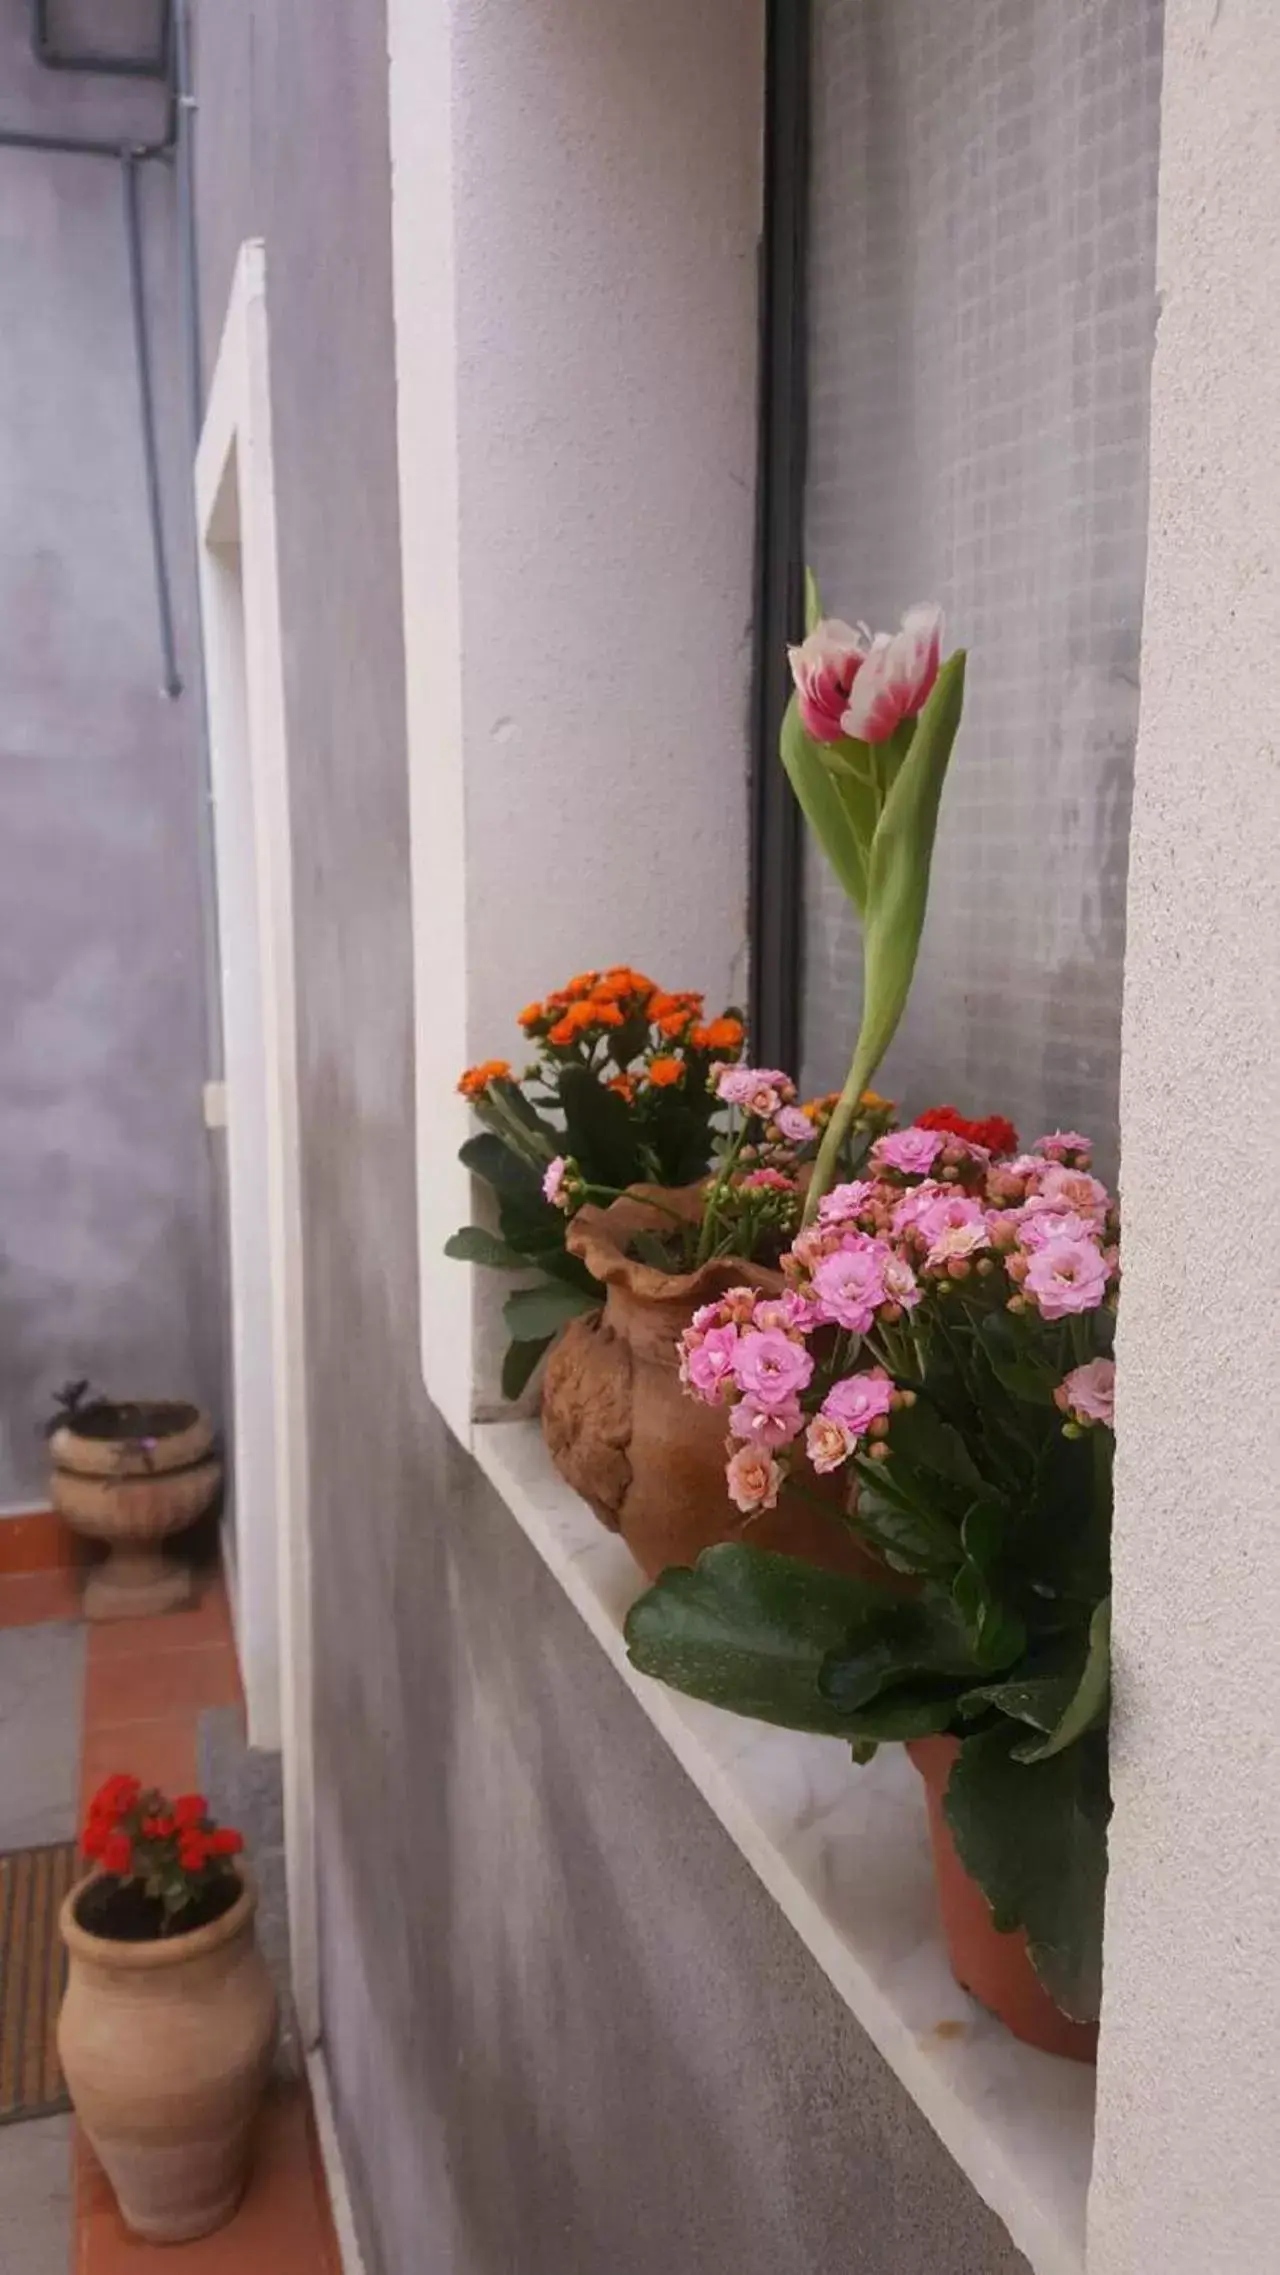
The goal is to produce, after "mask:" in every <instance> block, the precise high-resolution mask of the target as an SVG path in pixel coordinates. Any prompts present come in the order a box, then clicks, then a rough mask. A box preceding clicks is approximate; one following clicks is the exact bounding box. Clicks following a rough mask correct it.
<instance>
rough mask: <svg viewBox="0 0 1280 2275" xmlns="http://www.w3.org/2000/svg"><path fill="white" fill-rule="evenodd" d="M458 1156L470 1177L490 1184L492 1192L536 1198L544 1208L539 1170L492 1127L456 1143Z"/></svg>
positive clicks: (522, 1199) (524, 1198) (532, 1199)
mask: <svg viewBox="0 0 1280 2275" xmlns="http://www.w3.org/2000/svg"><path fill="white" fill-rule="evenodd" d="M458 1159H459V1161H461V1163H462V1164H463V1167H464V1168H466V1169H469V1170H470V1171H471V1174H472V1176H473V1177H479V1178H482V1179H483V1181H484V1183H485V1184H486V1185H492V1187H493V1189H494V1191H495V1193H506V1194H508V1195H510V1197H511V1198H512V1199H513V1200H519V1201H524V1202H526V1203H532V1202H536V1203H537V1205H538V1207H539V1208H540V1209H541V1208H545V1206H546V1204H545V1202H544V1201H543V1198H542V1179H541V1175H540V1173H539V1171H538V1170H537V1169H536V1168H535V1167H534V1165H533V1163H532V1162H531V1161H527V1160H526V1159H525V1158H524V1157H523V1155H521V1154H519V1153H517V1152H516V1151H515V1149H514V1148H513V1147H512V1146H511V1145H509V1144H508V1143H507V1141H506V1140H505V1138H500V1137H498V1136H497V1134H496V1132H494V1131H493V1130H483V1131H481V1133H480V1134H479V1136H477V1137H469V1138H468V1139H467V1141H466V1143H465V1145H460V1146H459V1148H458Z"/></svg>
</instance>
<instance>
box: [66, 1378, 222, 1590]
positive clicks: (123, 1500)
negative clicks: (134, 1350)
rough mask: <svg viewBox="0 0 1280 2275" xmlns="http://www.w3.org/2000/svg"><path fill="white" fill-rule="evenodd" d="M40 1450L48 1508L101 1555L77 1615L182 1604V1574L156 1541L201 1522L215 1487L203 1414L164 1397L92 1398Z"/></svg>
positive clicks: (187, 1584)
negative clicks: (45, 1459) (46, 1455)
mask: <svg viewBox="0 0 1280 2275" xmlns="http://www.w3.org/2000/svg"><path fill="white" fill-rule="evenodd" d="M49 1451H50V1454H51V1456H52V1461H53V1471H52V1476H51V1480H50V1497H51V1499H52V1501H53V1505H54V1507H55V1509H57V1510H58V1512H59V1514H60V1515H61V1516H62V1517H64V1518H65V1520H66V1522H67V1523H68V1524H69V1525H70V1526H71V1528H72V1530H73V1531H74V1532H78V1533H83V1534H85V1535H86V1536H87V1538H88V1539H90V1540H97V1541H102V1542H104V1543H105V1544H106V1546H107V1549H108V1551H109V1554H108V1557H107V1561H106V1563H105V1564H103V1565H101V1566H100V1567H99V1568H98V1569H97V1570H95V1571H94V1572H93V1573H91V1575H90V1577H89V1579H88V1581H87V1583H86V1586H85V1596H84V1608H85V1613H86V1616H87V1617H88V1618H89V1619H130V1618H135V1617H139V1616H141V1615H144V1614H147V1613H152V1612H162V1611H173V1610H175V1609H176V1608H178V1606H180V1605H182V1604H185V1603H188V1602H189V1601H190V1599H191V1593H192V1578H191V1573H190V1571H189V1569H188V1568H187V1567H186V1566H185V1565H183V1564H179V1563H176V1562H175V1561H174V1560H173V1559H172V1558H170V1557H166V1556H165V1555H164V1554H163V1553H162V1549H161V1543H162V1542H163V1541H164V1540H166V1539H167V1538H168V1536H169V1535H170V1534H172V1533H176V1532H182V1531H185V1529H186V1528H187V1526H188V1525H191V1524H194V1523H195V1521H196V1519H197V1517H201V1516H203V1515H204V1513H205V1511H206V1509H208V1508H209V1507H210V1506H211V1505H212V1503H213V1501H214V1499H215V1497H216V1495H217V1492H218V1488H219V1486H220V1485H221V1482H222V1464H221V1462H220V1461H219V1459H218V1457H217V1455H216V1453H215V1452H214V1450H213V1424H212V1423H211V1422H210V1420H209V1417H208V1415H207V1414H202V1413H201V1412H200V1409H199V1408H198V1407H197V1406H191V1405H187V1404H185V1403H183V1402H181V1401H178V1400H173V1399H137V1400H105V1399H104V1400H99V1401H95V1402H94V1403H93V1404H92V1405H88V1406H85V1407H82V1408H80V1409H79V1410H78V1411H73V1412H72V1413H70V1414H69V1415H68V1416H67V1418H66V1419H65V1420H64V1421H62V1422H60V1423H59V1424H58V1426H57V1428H56V1429H54V1430H53V1431H52V1432H51V1434H50V1438H49Z"/></svg>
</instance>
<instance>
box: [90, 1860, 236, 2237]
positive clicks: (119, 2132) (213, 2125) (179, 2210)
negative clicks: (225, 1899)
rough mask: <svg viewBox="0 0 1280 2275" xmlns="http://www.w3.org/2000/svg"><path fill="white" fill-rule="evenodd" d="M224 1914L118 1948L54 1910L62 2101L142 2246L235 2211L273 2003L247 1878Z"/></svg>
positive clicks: (194, 2232)
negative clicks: (62, 1960) (60, 1950)
mask: <svg viewBox="0 0 1280 2275" xmlns="http://www.w3.org/2000/svg"><path fill="white" fill-rule="evenodd" d="M238 1878H239V1880H240V1892H239V1894H238V1896H237V1898H236V1901H235V1903H234V1904H233V1905H232V1907H231V1909H230V1910H229V1911H226V1912H224V1913H223V1914H222V1915H221V1917H220V1918H217V1919H214V1920H212V1921H211V1922H210V1923H209V1924H208V1925H207V1926H204V1927H198V1928H194V1929H192V1930H190V1931H189V1932H188V1933H186V1934H184V1935H172V1936H167V1937H165V1938H163V1939H161V1940H158V1941H152V1942H145V1943H143V1942H138V1943H124V1942H116V1941H114V1940H111V1939H108V1938H107V1937H105V1936H100V1935H94V1934H91V1933H89V1932H88V1930H86V1929H85V1928H83V1927H82V1926H81V1925H80V1923H79V1919H78V1917H77V1910H78V1907H79V1905H80V1903H81V1900H82V1898H83V1897H84V1894H85V1891H86V1889H88V1888H90V1887H92V1886H93V1884H94V1883H93V1880H92V1879H90V1880H86V1881H82V1882H81V1883H80V1886H79V1887H78V1888H73V1889H72V1891H71V1894H70V1895H69V1896H68V1898H67V1900H66V1903H65V1904H64V1905H63V1909H62V1936H63V1940H64V1942H65V1943H66V1946H67V1951H68V1954H69V1958H70V1971H69V1975H68V1981H67V1992H66V1997H65V1999H64V2001H63V2007H62V2013H61V2016H60V2018H59V2022H58V2051H59V2054H60V2056H61V2059H62V2067H63V2070H64V2072H65V2074H66V2080H67V2085H68V2088H69V2091H70V2094H71V2099H72V2101H73V2102H74V2104H75V2110H76V2115H77V2116H78V2118H79V2119H80V2122H81V2124H82V2125H83V2127H84V2129H85V2132H86V2133H87V2135H88V2137H89V2141H90V2143H91V2145H92V2147H93V2150H94V2153H95V2155H96V2156H97V2158H98V2161H99V2163H100V2164H101V2165H102V2168H103V2170H104V2172H105V2173H106V2175H107V2178H108V2180H109V2181H110V2182H111V2185H112V2187H113V2188H114V2190H115V2192H116V2196H117V2199H118V2201H119V2205H120V2211H121V2215H122V2217H123V2219H124V2222H125V2225H126V2226H127V2227H129V2228H131V2229H132V2230H133V2233H134V2234H135V2235H138V2236H141V2237H143V2238H144V2239H145V2240H146V2241H147V2242H148V2243H188V2242H190V2241H191V2240H192V2238H193V2237H195V2236H203V2235H209V2234H210V2233H211V2232H212V2231H213V2229H215V2228H220V2227H222V2226H224V2225H225V2223H226V2222H227V2221H228V2220H229V2219H230V2218H231V2217H232V2215H233V2214H234V2212H235V2210H236V2207H237V2205H238V2204H239V2202H240V2198H241V2196H242V2195H243V2193H244V2185H245V2179H246V2176H247V2171H248V2155H249V2142H250V2134H251V2131H252V2127H253V2121H254V2118H255V2116H256V2114H257V2111H258V2106H259V2103H260V2102H261V2099H262V2095H263V2091H264V2088H265V2086H266V2082H267V2078H268V2075H269V2073H270V2069H271V2058H272V2051H273V2048H274V2044H275V2032H276V1999H275V1992H274V1991H273V1989H272V1987H271V1979H270V1977H269V1975H268V1973H267V1969H266V1964H265V1962H264V1960H263V1958H262V1954H261V1952H260V1951H259V1949H258V1946H257V1944H256V1943H255V1941H254V1934H253V1918H254V1912H255V1909H256V1906H257V1894H256V1891H255V1889H254V1887H253V1883H252V1881H251V1880H250V1879H249V1878H248V1876H247V1874H245V1873H243V1872H241V1873H239V1874H238Z"/></svg>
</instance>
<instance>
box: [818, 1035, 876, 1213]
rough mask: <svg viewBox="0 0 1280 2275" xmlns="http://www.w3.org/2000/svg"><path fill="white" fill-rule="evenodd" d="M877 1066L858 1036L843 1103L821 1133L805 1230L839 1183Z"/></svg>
mask: <svg viewBox="0 0 1280 2275" xmlns="http://www.w3.org/2000/svg"><path fill="white" fill-rule="evenodd" d="M876 1063H877V1062H876V1060H875V1059H873V1058H872V1057H871V1053H870V1052H869V1051H868V1049H867V1048H866V1045H865V1044H864V1043H863V1041H862V1038H861V1036H859V1038H858V1048H857V1050H856V1051H855V1052H854V1054H853V1065H852V1066H851V1067H850V1069H849V1073H848V1078H847V1080H846V1082H845V1086H844V1089H843V1090H842V1091H841V1093H840V1102H839V1104H838V1105H837V1107H836V1109H835V1112H834V1113H833V1114H832V1116H831V1119H830V1121H829V1122H828V1124H827V1126H826V1129H825V1130H824V1131H823V1133H822V1143H821V1145H820V1146H819V1148H818V1158H817V1161H816V1163H815V1165H814V1171H813V1176H812V1177H811V1179H810V1180H809V1190H808V1192H807V1193H806V1195H805V1201H804V1215H803V1217H802V1218H801V1220H800V1221H801V1224H802V1226H803V1225H806V1224H812V1222H813V1220H814V1218H815V1217H816V1215H817V1213H818V1203H819V1201H820V1200H822V1198H823V1196H824V1195H825V1194H827V1193H829V1192H830V1190H831V1188H832V1186H833V1185H834V1183H835V1181H836V1175H837V1172H838V1170H839V1167H840V1156H841V1153H842V1152H843V1151H844V1142H845V1139H846V1138H847V1137H848V1135H849V1132H850V1130H851V1129H852V1127H853V1123H854V1118H855V1116H856V1114H857V1111H858V1107H859V1105H860V1104H861V1101H862V1093H863V1091H864V1090H865V1089H866V1087H867V1084H868V1083H869V1082H870V1080H871V1077H872V1075H873V1074H874V1073H875V1071H876Z"/></svg>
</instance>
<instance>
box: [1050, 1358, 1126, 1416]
mask: <svg viewBox="0 0 1280 2275" xmlns="http://www.w3.org/2000/svg"><path fill="white" fill-rule="evenodd" d="M1053 1395H1054V1398H1055V1399H1056V1401H1057V1403H1058V1406H1059V1407H1060V1409H1061V1411H1062V1412H1063V1413H1064V1414H1067V1415H1069V1416H1070V1418H1071V1420H1072V1421H1073V1422H1078V1423H1080V1424H1081V1425H1082V1427H1084V1428H1086V1429H1087V1428H1088V1427H1089V1425H1090V1424H1091V1423H1093V1422H1101V1423H1103V1424H1104V1425H1105V1427H1106V1428H1107V1429H1108V1430H1111V1429H1114V1428H1115V1419H1116V1363H1115V1360H1114V1359H1090V1360H1089V1361H1088V1363H1087V1364H1086V1365H1085V1366H1082V1367H1073V1368H1072V1370H1071V1373H1070V1374H1069V1375H1068V1376H1067V1377H1066V1379H1065V1380H1064V1381H1063V1382H1060V1383H1059V1384H1058V1387H1057V1389H1056V1390H1055V1392H1054V1394H1053Z"/></svg>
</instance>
